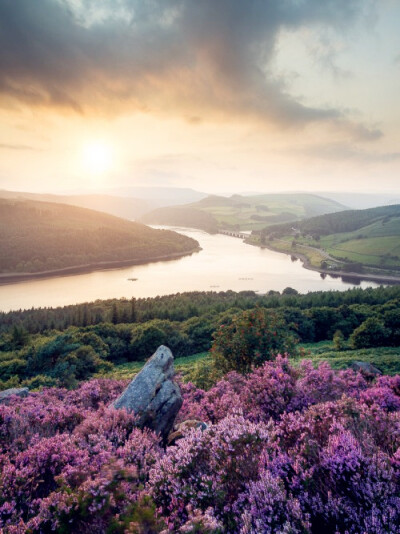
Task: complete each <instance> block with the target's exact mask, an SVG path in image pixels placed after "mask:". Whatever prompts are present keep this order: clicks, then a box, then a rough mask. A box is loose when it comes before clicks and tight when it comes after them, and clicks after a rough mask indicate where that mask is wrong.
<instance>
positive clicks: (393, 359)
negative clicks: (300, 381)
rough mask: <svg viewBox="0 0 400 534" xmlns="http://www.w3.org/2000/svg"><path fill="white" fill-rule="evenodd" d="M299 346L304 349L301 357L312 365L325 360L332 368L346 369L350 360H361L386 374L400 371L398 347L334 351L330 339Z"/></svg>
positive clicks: (399, 350)
mask: <svg viewBox="0 0 400 534" xmlns="http://www.w3.org/2000/svg"><path fill="white" fill-rule="evenodd" d="M301 347H302V348H303V349H304V351H305V353H304V356H302V358H305V359H309V360H312V362H313V364H314V365H318V364H319V363H321V362H323V361H326V362H328V363H329V364H330V365H331V367H332V368H334V369H347V368H348V367H349V365H350V364H351V362H353V361H363V362H368V363H371V364H372V365H374V366H375V367H377V368H378V369H379V370H380V371H382V373H384V374H387V375H395V374H399V373H400V347H378V348H372V349H358V350H342V351H336V350H335V348H334V346H333V342H332V341H321V342H319V343H304V344H302V345H301Z"/></svg>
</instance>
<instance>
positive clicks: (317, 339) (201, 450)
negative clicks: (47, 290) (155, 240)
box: [0, 288, 400, 534]
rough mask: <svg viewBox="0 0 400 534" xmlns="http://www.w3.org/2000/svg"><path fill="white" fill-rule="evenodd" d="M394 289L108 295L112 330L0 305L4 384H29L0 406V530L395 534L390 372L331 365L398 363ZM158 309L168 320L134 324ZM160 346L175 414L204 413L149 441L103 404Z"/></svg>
mask: <svg viewBox="0 0 400 534" xmlns="http://www.w3.org/2000/svg"><path fill="white" fill-rule="evenodd" d="M398 291H399V289H397V288H379V289H377V290H365V291H360V290H351V291H349V292H347V293H344V294H337V293H331V294H328V295H325V296H324V294H309V295H304V296H300V295H296V292H294V290H291V289H290V288H287V289H286V290H285V292H284V294H282V295H280V294H278V295H277V294H271V295H269V296H266V297H264V298H263V299H264V300H262V299H261V298H258V299H257V300H258V302H257V304H258V305H256V306H254V304H255V300H256V296H255V295H254V294H247V293H246V294H237V293H233V292H228V293H221V294H213V293H210V294H201V293H199V294H197V293H195V294H187V295H174V296H171V297H166V298H165V299H143V300H142V301H140V302H136V301H132V302H129V303H127V302H126V301H122V302H121V301H120V302H118V301H111V312H112V315H111V319H114V322H109V323H104V322H101V323H98V324H94V325H87V326H68V327H67V328H66V329H65V330H64V331H63V332H60V331H55V330H44V331H42V332H40V333H28V332H27V330H25V329H24V327H23V326H22V319H23V318H24V315H25V313H26V317H28V318H30V319H32V317H34V315H35V313H42V312H43V310H38V311H37V312H36V311H34V310H30V311H28V312H20V313H19V314H4V315H3V317H2V328H3V333H2V334H1V350H2V353H1V363H0V368H1V372H2V373H3V375H4V373H7V372H8V373H13V372H14V373H16V374H14V375H13V376H11V377H10V378H9V380H8V386H10V385H16V384H17V383H20V380H21V378H24V377H29V378H25V381H23V382H22V383H23V384H26V385H29V386H30V387H33V388H35V387H38V386H41V387H39V391H37V392H33V393H32V392H31V393H30V394H29V396H28V397H27V398H24V399H22V398H18V397H14V398H13V399H12V400H11V402H9V404H7V405H4V404H3V405H0V438H1V439H0V530H1V531H2V532H4V533H5V534H22V533H27V532H29V533H32V534H40V533H46V532H54V531H56V532H60V533H63V532H89V531H92V532H98V533H99V534H107V533H121V534H122V533H124V534H127V533H132V534H144V533H146V534H157V533H164V534H165V533H166V532H174V533H177V534H184V533H189V532H193V533H194V532H197V533H199V534H274V533H278V532H280V533H284V532H288V533H289V532H290V533H293V534H295V533H298V534H318V533H320V532H326V533H328V534H338V533H343V534H345V533H349V534H350V533H351V534H365V533H366V532H368V534H383V533H390V534H400V526H399V525H400V497H399V496H400V457H399V451H400V376H399V375H396V376H392V377H390V376H385V375H384V376H378V377H375V378H374V377H373V376H372V375H371V374H362V373H360V372H355V371H353V370H351V369H348V368H346V367H347V365H348V364H349V363H350V362H351V361H352V360H353V359H354V358H356V359H360V356H362V359H363V360H364V361H370V362H372V363H374V364H375V363H376V364H377V365H378V366H379V367H380V369H381V370H382V371H389V372H390V373H393V372H394V371H395V370H396V369H397V370H398V367H396V366H398V364H399V357H400V356H399V354H400V349H399V346H400V312H399V311H398V310H399V298H398ZM269 299H270V300H269ZM271 299H272V300H271ZM310 301H313V302H315V303H319V304H322V303H325V304H328V303H330V304H331V305H330V306H328V305H325V306H315V307H309V303H310ZM188 302H191V307H188V306H186V305H187V304H188ZM267 302H268V303H269V304H270V307H266V306H265V304H266V303H267ZM272 302H274V303H275V305H274V307H272V306H271V303H272ZM117 303H118V304H119V305H120V308H119V307H118V305H117ZM165 303H168V304H169V306H166V307H165V308H164V307H163V304H165ZM207 303H208V304H210V303H212V305H211V306H209V308H208V309H207ZM233 303H235V306H233ZM103 304H104V306H109V305H110V303H103ZM262 304H264V305H262ZM98 305H99V304H98ZM240 306H241V308H240ZM70 309H71V308H70V307H68V308H67V310H69V311H70ZM128 310H129V311H130V314H131V315H130V322H127V323H118V319H122V318H124V319H126V318H127V312H128ZM166 310H169V311H170V313H173V314H175V315H177V314H178V313H180V314H181V315H180V317H181V320H180V321H179V320H176V321H170V320H167V319H160V318H152V319H146V320H144V317H146V318H148V317H149V316H150V315H151V314H153V315H156V314H157V313H158V314H160V313H165V311H166ZM200 310H202V312H203V313H200ZM75 311H76V310H75ZM58 313H59V312H57V314H56V315H55V316H54V317H59V315H58ZM194 313H197V315H192V317H190V318H186V315H188V314H189V315H190V314H194ZM146 314H147V315H146ZM89 316H90V315H89V313H88V315H87V318H89ZM16 317H18V318H19V320H20V323H19V324H16ZM54 317H53V320H54ZM139 317H140V318H141V320H142V322H138V320H139ZM6 319H8V320H9V321H10V325H9V326H8V328H7V327H6V326H5V320H6ZM34 324H35V323H32V325H34ZM339 327H340V329H339ZM299 339H302V341H303V343H301V344H299V343H298V340H299ZM307 341H308V343H307ZM310 341H312V343H310ZM161 343H166V344H168V345H169V346H170V347H171V348H172V350H173V351H174V353H175V355H177V356H181V357H180V358H177V359H176V370H177V371H178V373H179V374H178V376H177V380H178V381H179V382H180V387H181V391H182V395H183V399H184V402H183V406H182V408H181V410H180V412H179V414H178V419H177V423H181V422H184V421H188V420H191V421H193V420H195V421H201V422H203V423H206V427H205V429H203V430H201V429H200V428H198V429H196V428H193V427H192V428H189V427H186V430H182V437H180V439H179V438H178V439H177V441H176V442H175V443H174V444H173V445H169V446H166V447H165V448H163V446H162V444H161V442H160V438H159V436H157V435H156V434H154V433H153V432H152V431H150V430H147V429H142V428H139V427H138V422H137V419H136V418H135V415H134V414H129V413H127V412H126V411H125V410H116V409H114V408H113V407H111V404H112V401H113V400H114V399H115V398H116V397H117V396H118V395H119V394H120V393H121V392H122V390H123V388H124V387H126V385H127V384H128V381H129V379H130V378H131V377H132V374H134V373H136V372H137V371H138V370H139V369H140V368H141V366H142V365H143V364H144V361H145V359H146V358H147V357H148V356H149V355H150V354H151V353H152V352H153V350H154V348H156V347H157V346H158V345H159V344H161ZM384 344H389V345H391V346H390V347H384V346H383V345H384ZM199 347H202V348H203V349H204V350H203V352H201V353H198V354H195V355H191V356H190V355H189V354H193V352H194V348H196V349H198V348H199ZM208 349H210V350H208ZM285 353H287V354H285ZM283 354H285V355H284V356H282V355H283ZM327 360H328V361H329V362H332V363H333V365H334V366H335V367H337V368H338V369H341V368H344V369H342V370H334V369H332V367H331V366H330V365H329V363H327ZM39 372H40V373H41V374H40V375H38V374H36V375H35V373H39ZM94 373H97V376H102V377H103V378H98V377H97V378H95V379H92V380H90V381H86V382H81V383H80V384H78V382H79V381H80V380H83V379H85V378H88V377H90V376H92V375H93V374H94ZM106 376H113V379H110V378H104V377H106ZM116 378H117V379H116ZM13 381H14V382H15V384H12V382H13ZM4 385H6V383H5V382H3V386H4ZM45 385H57V386H58V387H51V388H43V386H45ZM60 386H67V388H69V389H66V388H65V387H64V388H60ZM76 386H78V387H77V388H76ZM71 388H75V389H71ZM203 426H204V425H203Z"/></svg>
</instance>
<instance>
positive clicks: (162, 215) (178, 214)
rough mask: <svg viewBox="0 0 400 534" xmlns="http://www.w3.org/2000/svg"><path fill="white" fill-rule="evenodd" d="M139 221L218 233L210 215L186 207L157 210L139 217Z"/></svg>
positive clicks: (214, 220)
mask: <svg viewBox="0 0 400 534" xmlns="http://www.w3.org/2000/svg"><path fill="white" fill-rule="evenodd" d="M141 221H142V222H144V223H149V224H166V225H169V226H185V227H191V228H200V229H201V230H205V231H206V232H209V233H210V234H215V233H216V232H217V231H218V224H217V221H216V219H215V218H214V217H213V216H212V215H211V214H210V213H207V212H206V211H203V210H201V209H197V208H192V207H186V206H182V207H181V206H175V207H165V208H158V209H156V210H153V211H151V212H150V213H146V214H145V215H144V216H143V217H141Z"/></svg>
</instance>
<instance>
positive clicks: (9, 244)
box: [0, 199, 198, 273]
mask: <svg viewBox="0 0 400 534" xmlns="http://www.w3.org/2000/svg"><path fill="white" fill-rule="evenodd" d="M197 247H198V243H197V241H195V240H193V239H190V238H188V237H186V236H182V235H180V234H177V233H175V232H170V231H166V230H154V229H152V228H149V227H147V226H145V225H143V224H140V223H135V222H131V221H128V220H124V219H119V218H117V217H113V216H112V215H107V214H104V213H100V212H97V211H93V210H88V209H84V208H78V207H75V206H67V205H65V204H55V203H49V202H36V201H31V200H5V199H0V272H1V273H37V272H41V271H52V270H57V269H65V268H71V267H80V266H86V267H100V266H101V267H104V266H107V264H110V265H113V264H114V265H115V264H116V263H118V262H126V263H128V262H132V263H135V262H145V261H151V260H155V259H158V258H161V257H167V256H173V255H179V254H187V253H189V252H192V251H193V250H195V249H196V248H197Z"/></svg>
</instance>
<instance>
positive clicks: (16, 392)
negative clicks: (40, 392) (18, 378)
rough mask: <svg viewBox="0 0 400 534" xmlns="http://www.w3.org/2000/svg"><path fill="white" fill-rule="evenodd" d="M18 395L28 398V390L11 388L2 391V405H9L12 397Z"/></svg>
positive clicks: (0, 398)
mask: <svg viewBox="0 0 400 534" xmlns="http://www.w3.org/2000/svg"><path fill="white" fill-rule="evenodd" d="M13 395H17V397H27V396H28V395H29V389H28V388H11V389H5V390H4V391H0V404H7V403H8V402H9V400H10V397H12V396H13Z"/></svg>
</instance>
